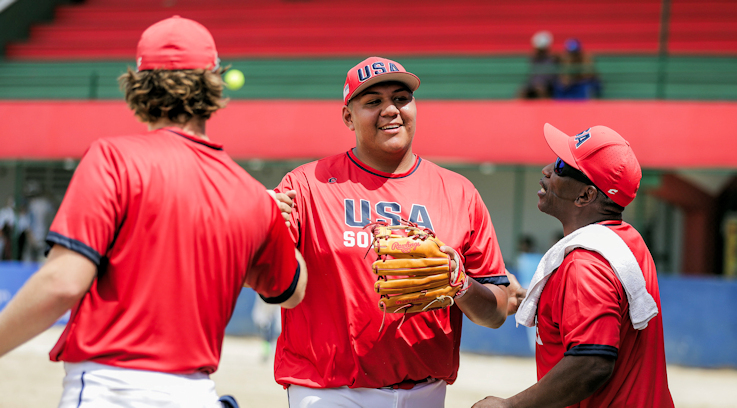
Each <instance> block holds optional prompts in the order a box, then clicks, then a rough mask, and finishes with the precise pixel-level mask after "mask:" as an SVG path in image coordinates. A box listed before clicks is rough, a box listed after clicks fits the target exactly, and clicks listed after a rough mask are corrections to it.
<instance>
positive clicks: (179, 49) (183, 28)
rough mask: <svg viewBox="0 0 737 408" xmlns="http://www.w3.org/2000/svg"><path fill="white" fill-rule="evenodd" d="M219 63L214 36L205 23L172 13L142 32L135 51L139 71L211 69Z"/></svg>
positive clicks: (215, 67) (214, 68)
mask: <svg viewBox="0 0 737 408" xmlns="http://www.w3.org/2000/svg"><path fill="white" fill-rule="evenodd" d="M219 66H220V59H218V52H217V50H216V49H215V40H214V39H213V38H212V34H210V32H209V31H208V30H207V28H205V26H203V25H202V24H200V23H198V22H196V21H194V20H190V19H187V18H182V17H179V16H173V17H170V18H167V19H165V20H161V21H159V22H158V23H155V24H154V25H152V26H150V27H149V28H147V29H146V31H144V32H143V34H141V39H140V40H139V41H138V50H137V52H136V68H137V69H138V71H148V70H153V69H165V70H180V69H209V70H212V71H215V70H216V69H218V67H219Z"/></svg>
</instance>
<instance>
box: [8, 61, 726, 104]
mask: <svg viewBox="0 0 737 408" xmlns="http://www.w3.org/2000/svg"><path fill="white" fill-rule="evenodd" d="M397 59H398V60H400V61H401V62H402V64H403V65H404V66H405V67H407V68H408V69H410V70H411V71H412V72H414V73H416V74H417V75H418V76H419V77H420V78H421V79H422V87H421V88H420V89H419V90H418V92H417V94H418V96H419V97H421V98H424V99H465V100H469V99H471V100H472V99H512V98H515V97H516V95H517V92H518V90H519V89H520V87H521V86H522V84H523V83H524V82H525V80H526V78H527V76H528V73H529V64H528V60H527V56H520V55H516V56H515V55H512V56H495V57H448V58H437V57H434V58H418V57H413V58H397ZM595 61H596V69H597V71H598V73H599V76H600V78H601V81H602V84H603V95H602V97H603V99H660V98H663V99H680V100H737V74H736V73H737V57H690V56H670V57H668V58H666V59H664V60H663V61H664V62H663V63H664V64H665V66H664V67H662V69H661V67H660V65H659V64H660V63H661V62H660V61H661V60H660V59H659V58H658V57H657V56H654V55H648V56H621V55H600V56H597V57H596V60H595ZM223 63H224V64H229V65H231V66H232V67H233V68H237V69H239V70H241V71H243V73H244V75H245V78H246V83H245V85H244V86H243V87H242V88H241V89H239V90H235V91H231V90H228V91H226V94H227V96H229V97H230V98H232V99H340V96H341V95H340V94H341V91H342V85H343V82H344V80H345V70H346V67H351V66H353V65H354V64H355V63H356V60H355V59H347V58H338V59H234V60H230V61H228V60H226V61H223ZM131 65H132V62H131V61H110V62H100V61H94V62H8V61H3V62H0V99H6V100H7V99H120V98H121V97H122V93H121V91H120V90H119V88H118V83H117V78H118V76H120V75H121V74H122V73H124V72H125V71H126V68H127V67H129V66H131ZM661 74H662V77H661V76H660V75H661ZM661 81H662V86H663V89H662V90H661V91H660V92H659V90H658V85H659V83H661Z"/></svg>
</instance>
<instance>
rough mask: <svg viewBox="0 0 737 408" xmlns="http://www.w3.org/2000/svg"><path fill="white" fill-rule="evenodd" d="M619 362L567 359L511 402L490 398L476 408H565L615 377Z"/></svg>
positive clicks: (602, 359)
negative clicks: (615, 365)
mask: <svg viewBox="0 0 737 408" xmlns="http://www.w3.org/2000/svg"><path fill="white" fill-rule="evenodd" d="M614 363H615V360H614V359H613V358H609V357H601V356H566V357H563V359H562V360H560V361H559V362H558V364H556V365H555V367H553V369H552V370H550V372H548V373H547V374H546V375H545V377H543V378H542V379H541V380H540V381H538V382H537V384H535V385H533V386H532V387H530V388H528V389H526V390H524V391H522V392H520V393H519V394H517V395H515V396H512V397H510V398H507V399H502V398H497V397H486V398H484V399H483V400H481V401H479V402H477V403H476V404H474V405H473V408H497V407H515V408H526V407H530V408H532V407H535V408H563V407H567V406H570V405H573V404H576V403H578V402H581V401H583V400H584V399H585V398H587V397H589V396H590V395H591V394H593V393H594V392H595V391H596V390H598V389H599V387H601V386H602V385H604V383H605V382H606V381H607V380H608V379H609V377H611V375H612V372H613V371H614Z"/></svg>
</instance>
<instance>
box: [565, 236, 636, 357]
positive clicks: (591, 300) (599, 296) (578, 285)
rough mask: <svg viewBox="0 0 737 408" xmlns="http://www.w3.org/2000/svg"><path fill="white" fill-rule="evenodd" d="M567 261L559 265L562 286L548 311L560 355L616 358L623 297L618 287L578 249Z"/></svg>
mask: <svg viewBox="0 0 737 408" xmlns="http://www.w3.org/2000/svg"><path fill="white" fill-rule="evenodd" d="M569 258H570V261H568V262H565V261H564V263H563V264H562V265H561V268H563V269H564V270H563V272H564V274H565V275H564V277H563V280H564V283H563V285H561V293H560V294H559V295H558V297H557V299H556V304H554V305H553V309H552V310H553V321H554V322H556V323H558V325H559V327H560V334H561V337H562V339H561V342H562V344H563V346H564V347H565V350H566V352H565V353H564V355H566V356H604V357H613V358H617V354H618V349H619V339H620V328H621V324H622V313H623V312H624V311H623V310H622V300H623V297H624V296H626V295H625V293H624V289H623V288H622V284H621V283H620V282H619V279H618V278H617V276H616V275H615V274H614V271H613V270H612V268H611V266H609V263H608V262H606V260H604V258H602V257H601V256H600V255H598V254H596V253H593V252H590V251H586V250H582V249H578V250H575V251H573V252H572V253H571V254H570V255H569ZM567 260H568V259H567ZM561 268H559V271H560V270H561ZM556 273H557V272H556Z"/></svg>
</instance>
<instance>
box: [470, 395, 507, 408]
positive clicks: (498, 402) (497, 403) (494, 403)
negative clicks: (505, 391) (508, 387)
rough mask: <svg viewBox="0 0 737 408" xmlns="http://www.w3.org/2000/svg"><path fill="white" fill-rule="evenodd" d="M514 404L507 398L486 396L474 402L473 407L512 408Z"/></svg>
mask: <svg viewBox="0 0 737 408" xmlns="http://www.w3.org/2000/svg"><path fill="white" fill-rule="evenodd" d="M511 406H512V405H511V404H510V403H509V402H508V401H507V400H505V399H501V398H497V397H486V398H484V399H482V400H481V401H479V402H477V403H475V404H473V407H471V408H510V407H511Z"/></svg>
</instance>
